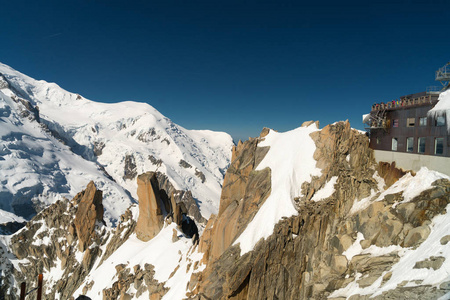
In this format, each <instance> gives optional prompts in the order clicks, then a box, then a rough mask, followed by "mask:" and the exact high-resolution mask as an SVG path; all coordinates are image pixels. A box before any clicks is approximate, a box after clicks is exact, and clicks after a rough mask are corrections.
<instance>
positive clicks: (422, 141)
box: [392, 137, 444, 155]
mask: <svg viewBox="0 0 450 300" xmlns="http://www.w3.org/2000/svg"><path fill="white" fill-rule="evenodd" d="M426 139H427V138H425V137H419V138H418V139H417V153H425V146H426ZM397 145H398V138H392V151H397ZM406 152H410V153H412V152H414V138H413V137H407V138H406ZM434 154H436V155H442V154H444V138H435V139H434Z"/></svg>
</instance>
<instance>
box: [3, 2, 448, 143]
mask: <svg viewBox="0 0 450 300" xmlns="http://www.w3.org/2000/svg"><path fill="white" fill-rule="evenodd" d="M1 9H2V17H1V23H0V41H1V44H2V47H0V61H1V62H3V63H5V64H8V65H10V66H11V67H13V68H15V69H17V70H19V71H21V72H23V73H25V74H28V75H30V76H32V77H34V78H36V79H43V80H46V81H52V82H56V83H58V84H59V85H60V86H61V87H63V88H65V89H67V90H69V91H71V92H76V93H79V94H82V95H83V96H85V97H86V98H88V99H91V100H95V101H101V102H117V101H125V100H133V101H141V102H148V103H149V104H151V105H152V106H154V107H155V108H156V109H158V110H159V111H160V112H161V113H163V114H164V115H166V116H167V117H169V118H170V119H172V120H173V121H174V122H176V123H178V124H180V125H182V126H184V127H186V128H188V129H212V130H220V131H225V132H228V133H230V134H231V135H232V136H233V138H234V139H235V140H236V141H237V140H238V139H246V138H248V137H249V136H257V135H259V133H260V131H261V129H262V128H263V127H270V128H273V129H276V130H279V131H286V130H290V129H293V128H296V127H298V126H300V125H301V124H302V122H303V121H306V120H319V121H320V122H321V126H325V125H326V124H328V123H333V122H335V121H339V120H345V119H348V120H349V121H350V123H351V125H352V126H353V127H355V128H358V129H362V128H363V125H362V124H361V115H362V114H363V113H366V112H368V110H369V108H370V106H371V105H372V103H373V102H381V101H388V100H391V99H394V98H396V97H399V96H401V95H404V94H410V93H414V92H421V91H424V90H425V89H426V87H427V86H430V85H436V84H438V83H435V82H434V71H435V70H436V69H437V68H439V67H441V66H442V65H444V64H445V63H446V62H447V61H450V38H449V37H448V27H449V25H448V24H449V20H450V2H449V1H339V2H336V1H315V2H314V3H313V2H309V1H308V2H306V1H157V2H156V1H135V0H129V1H103V0H89V1H87V0H77V1H74V0H65V1H60V0H58V1H45V0H42V1H28V0H25V1H20V2H18V1H8V2H4V3H2V5H1Z"/></svg>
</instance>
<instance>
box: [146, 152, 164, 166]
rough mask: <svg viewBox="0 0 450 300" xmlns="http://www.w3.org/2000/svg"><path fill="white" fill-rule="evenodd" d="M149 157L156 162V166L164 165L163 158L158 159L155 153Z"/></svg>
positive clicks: (153, 162)
mask: <svg viewBox="0 0 450 300" xmlns="http://www.w3.org/2000/svg"><path fill="white" fill-rule="evenodd" d="M148 159H149V160H150V161H151V162H152V164H154V165H155V166H158V167H160V166H161V165H162V160H161V159H157V158H156V157H154V156H153V155H149V156H148Z"/></svg>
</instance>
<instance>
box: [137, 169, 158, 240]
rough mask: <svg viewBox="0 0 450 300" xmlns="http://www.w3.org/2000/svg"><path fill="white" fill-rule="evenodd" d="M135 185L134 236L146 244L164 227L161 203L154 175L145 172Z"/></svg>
mask: <svg viewBox="0 0 450 300" xmlns="http://www.w3.org/2000/svg"><path fill="white" fill-rule="evenodd" d="M137 184H138V189H137V194H138V197H139V218H138V221H137V224H136V235H137V237H138V238H139V239H140V240H142V241H144V242H146V241H149V240H151V239H152V238H153V237H155V236H156V235H157V234H158V233H159V231H160V230H161V229H162V227H163V225H164V212H163V203H162V201H161V197H160V195H159V188H158V182H157V179H156V173H154V172H147V173H144V174H141V175H139V176H138V178H137Z"/></svg>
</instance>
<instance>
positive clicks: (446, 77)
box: [436, 61, 450, 92]
mask: <svg viewBox="0 0 450 300" xmlns="http://www.w3.org/2000/svg"><path fill="white" fill-rule="evenodd" d="M436 81H439V82H441V84H442V86H443V88H442V90H441V92H443V91H446V90H447V89H449V88H450V61H449V62H448V63H446V64H445V65H444V66H443V67H442V68H439V70H437V71H436Z"/></svg>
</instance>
